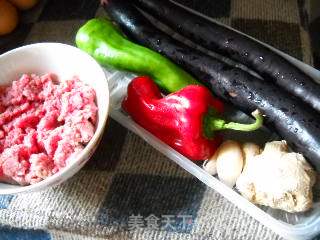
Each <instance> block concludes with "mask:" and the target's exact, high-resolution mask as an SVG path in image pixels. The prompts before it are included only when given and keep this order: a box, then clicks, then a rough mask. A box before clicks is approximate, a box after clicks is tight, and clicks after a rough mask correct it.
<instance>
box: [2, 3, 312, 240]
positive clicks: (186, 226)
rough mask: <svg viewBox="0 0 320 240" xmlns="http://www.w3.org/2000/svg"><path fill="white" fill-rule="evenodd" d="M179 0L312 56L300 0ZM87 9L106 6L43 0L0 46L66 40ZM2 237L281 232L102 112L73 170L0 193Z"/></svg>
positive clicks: (94, 11) (258, 235) (257, 235)
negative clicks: (82, 162) (82, 161)
mask: <svg viewBox="0 0 320 240" xmlns="http://www.w3.org/2000/svg"><path fill="white" fill-rule="evenodd" d="M179 2H180V3H183V4H186V5H187V6H189V7H191V8H194V9H196V10H198V11H200V12H202V13H204V14H207V15H209V16H211V17H213V18H215V19H217V20H219V21H221V22H223V23H226V24H229V25H231V26H232V27H234V28H237V29H239V30H241V31H243V32H245V33H247V34H249V35H252V36H253V37H256V38H258V39H260V40H262V41H264V42H266V43H269V44H271V45H273V46H275V47H276V48H279V49H281V50H283V51H284V52H287V53H289V54H290V55H292V56H294V57H296V58H298V59H301V60H303V61H304V62H306V63H309V64H312V59H311V54H310V43H309V37H308V34H307V31H306V25H307V21H308V10H307V9H308V7H307V5H308V4H307V2H305V1H304V0H263V1H256V0H198V1H193V0H179ZM94 16H104V12H103V10H102V8H100V7H99V2H98V1H97V0H79V1H76V0H68V1H63V0H51V1H50V0H48V1H41V2H40V4H39V5H38V6H37V7H36V8H34V9H33V10H31V11H29V12H26V13H24V14H23V15H22V16H21V18H22V22H23V23H22V24H21V25H20V26H19V28H18V29H17V30H16V31H15V33H13V34H11V35H10V36H7V37H2V38H0V51H1V52H4V51H6V50H9V49H11V48H14V47H16V46H20V45H23V44H29V43H35V42H46V41H51V42H62V43H68V44H72V45H73V44H74V36H75V33H76V31H77V29H78V28H79V27H80V26H81V25H82V24H83V23H84V22H85V21H86V20H87V19H90V18H92V17H94ZM26 61H27V60H26ZM66 67H67V66H66ZM0 68H1V66H0ZM0 239H121V240H122V239H183V240H187V239H199V240H200V239H203V240H204V239H280V237H279V236H278V235H276V234H275V233H273V232H271V231H270V230H269V229H267V228H266V227H264V226H262V225H261V224H259V223H258V222H257V221H256V220H254V219H253V218H251V217H250V216H249V215H247V214H246V213H245V212H243V211H241V210H239V209H238V208H237V207H235V206H233V205H232V204H231V203H229V202H228V201H227V200H226V199H224V198H223V197H222V196H220V195H219V194H218V193H216V192H215V191H213V190H211V189H209V188H207V187H206V186H205V185H204V184H202V183H200V182H199V181H198V180H197V179H195V178H194V177H192V176H191V175H190V174H188V173H187V172H185V171H184V170H182V169H180V168H179V167H178V166H177V165H175V164H174V163H173V162H172V161H170V160H169V159H167V158H166V157H164V156H163V155H162V154H160V153H158V152H157V151H155V150H154V149H152V147H150V146H149V145H148V144H146V143H145V142H144V141H143V140H141V139H140V138H139V137H137V136H135V135H134V134H133V133H131V132H128V131H127V130H126V129H124V128H123V127H121V126H120V125H119V124H117V123H116V122H115V121H113V120H112V119H110V120H109V123H108V127H107V130H106V132H105V134H104V137H103V140H102V142H101V144H100V146H99V147H98V149H97V151H96V153H95V155H94V156H93V157H92V159H91V160H90V162H89V163H88V164H87V165H86V166H85V167H84V169H83V170H81V171H80V172H79V173H78V174H77V175H76V176H74V177H73V178H72V179H70V180H68V181H67V182H65V183H63V184H62V185H59V186H56V187H54V188H50V189H48V190H45V191H42V192H37V193H31V194H21V195H10V196H0Z"/></svg>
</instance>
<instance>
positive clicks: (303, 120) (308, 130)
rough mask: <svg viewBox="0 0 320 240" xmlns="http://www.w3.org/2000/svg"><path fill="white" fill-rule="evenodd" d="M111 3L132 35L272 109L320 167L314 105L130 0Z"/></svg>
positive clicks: (229, 92)
mask: <svg viewBox="0 0 320 240" xmlns="http://www.w3.org/2000/svg"><path fill="white" fill-rule="evenodd" d="M105 9H106V11H107V13H108V14H109V16H110V17H111V19H112V20H113V21H115V22H116V23H117V24H118V25H119V27H120V28H121V29H122V31H123V32H124V33H125V34H126V35H127V36H128V37H129V38H131V39H133V40H134V41H136V42H138V43H140V44H142V45H144V46H146V47H149V48H151V49H154V50H156V51H158V52H159V53H162V54H164V55H165V56H167V57H168V58H170V59H172V60H173V61H174V62H176V63H177V64H180V65H181V66H183V67H184V68H185V70H187V71H189V72H191V73H192V74H193V75H194V76H196V77H197V78H198V80H199V81H202V82H203V83H204V84H205V85H207V86H208V87H210V89H211V90H212V92H213V93H214V94H215V95H217V96H219V97H220V98H222V99H225V100H227V101H229V102H231V103H232V104H233V105H234V106H235V107H236V108H238V109H241V110H243V111H244V112H247V113H250V112H252V111H253V110H255V109H259V110H260V111H261V112H262V113H263V114H265V115H266V120H267V124H268V125H269V126H272V128H274V129H275V130H276V131H277V133H278V134H279V135H280V136H281V137H282V138H284V139H286V140H287V142H288V143H289V144H290V146H291V147H293V148H294V149H295V150H296V151H298V152H301V153H303V154H304V155H305V156H306V157H307V158H308V159H309V160H310V162H311V163H312V164H313V165H314V166H315V167H316V169H317V170H318V171H320V126H319V124H318V119H319V116H318V113H317V112H315V111H314V110H313V109H312V108H311V107H309V106H308V105H307V106H305V104H304V103H302V102H300V101H298V100H297V99H296V98H295V97H293V96H291V95H290V94H289V93H287V92H286V91H284V90H282V89H279V87H277V86H276V85H274V84H273V83H270V82H266V81H263V80H261V79H258V78H256V77H254V76H252V75H251V74H249V73H247V72H246V71H243V70H241V69H239V68H235V67H232V66H230V65H228V64H226V63H224V62H222V61H220V60H218V59H215V58H212V57H210V56H207V55H204V54H203V53H202V52H200V51H198V50H196V49H193V48H190V47H189V46H186V45H184V44H183V43H181V42H177V41H176V40H174V39H172V38H171V37H170V36H168V35H166V34H165V33H163V32H162V31H160V30H159V29H157V28H156V27H155V26H153V25H152V24H151V23H150V22H149V21H148V19H146V18H145V17H144V16H143V15H142V14H141V13H140V12H139V11H138V10H137V9H136V8H135V7H134V6H133V5H131V4H130V3H128V1H126V0H109V1H108V4H107V5H105ZM159 71H161V69H159Z"/></svg>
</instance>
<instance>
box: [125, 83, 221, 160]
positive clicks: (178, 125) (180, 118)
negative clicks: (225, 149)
mask: <svg viewBox="0 0 320 240" xmlns="http://www.w3.org/2000/svg"><path fill="white" fill-rule="evenodd" d="M122 107H123V109H124V110H125V111H126V112H127V113H129V115H130V116H131V117H132V118H133V120H134V121H136V122H137V123H138V124H139V125H141V126H142V127H143V128H145V129H146V130H148V131H149V132H151V133H152V134H154V135H155V136H156V137H158V138H159V139H161V140H162V141H163V142H165V143H167V144H168V145H169V146H171V147H172V148H174V149H175V150H177V151H178V152H180V153H181V154H183V155H184V156H186V157H188V158H189V159H191V160H204V159H208V158H209V157H211V156H212V155H213V154H214V152H215V150H216V149H217V147H218V145H219V144H220V142H221V137H220V136H219V135H215V136H214V137H213V138H212V139H208V138H207V137H205V135H204V129H203V121H204V117H205V116H206V115H207V113H208V111H209V109H211V110H215V111H216V112H217V113H221V112H222V111H223V104H222V102H220V101H219V100H217V99H215V98H214V97H213V96H212V94H211V93H210V91H209V90H208V89H207V88H206V87H204V86H199V85H189V86H187V87H185V88H183V89H181V90H180V91H178V92H175V93H171V94H169V95H167V96H165V97H163V96H162V95H161V93H160V90H159V88H158V87H157V85H156V84H155V83H154V82H153V81H152V79H150V78H149V77H137V78H135V79H134V80H132V81H131V83H130V84H129V86H128V95H127V97H126V98H125V99H124V100H123V102H122Z"/></svg>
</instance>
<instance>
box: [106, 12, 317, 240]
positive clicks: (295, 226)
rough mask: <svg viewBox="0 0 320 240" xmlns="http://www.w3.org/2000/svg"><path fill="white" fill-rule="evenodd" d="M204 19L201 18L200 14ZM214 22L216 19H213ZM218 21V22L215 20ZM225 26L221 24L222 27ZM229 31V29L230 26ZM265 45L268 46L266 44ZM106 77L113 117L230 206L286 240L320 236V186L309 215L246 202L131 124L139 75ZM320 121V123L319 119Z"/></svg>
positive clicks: (264, 134) (268, 136)
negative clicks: (132, 85) (130, 95)
mask: <svg viewBox="0 0 320 240" xmlns="http://www.w3.org/2000/svg"><path fill="white" fill-rule="evenodd" d="M197 14H198V13H197ZM200 15H201V14H200ZM210 20H212V19H210ZM212 21H214V20H212ZM219 24H221V23H219ZM227 27H228V26H227ZM263 44H264V43H263ZM264 45H266V46H268V47H270V48H271V49H272V50H274V51H275V52H278V53H279V54H280V55H282V56H284V57H285V58H286V59H288V60H289V61H290V62H292V63H293V64H295V65H296V66H297V67H299V68H300V69H301V70H303V71H304V72H305V73H307V74H308V75H310V76H311V77H312V78H314V79H315V80H316V81H318V82H320V71H318V70H316V69H314V68H312V67H311V66H309V65H307V64H305V63H303V62H301V61H299V60H297V59H295V58H293V57H291V56H289V55H287V54H285V53H283V52H281V51H279V50H277V49H274V48H272V47H271V46H269V45H267V44H264ZM105 73H106V76H107V79H108V83H109V89H110V108H111V109H110V116H111V117H112V118H113V119H115V120H116V121H118V122H119V123H120V124H121V125H123V126H124V127H126V128H127V129H129V130H131V131H132V132H134V133H136V134H137V135H139V136H140V137H141V138H143V139H144V140H145V141H146V142H148V143H149V144H150V145H152V146H153V147H154V148H155V149H157V150H158V151H160V152H161V153H163V154H164V155H166V156H167V157H168V158H169V159H171V160H172V161H174V162H175V163H177V164H178V165H179V166H181V167H182V168H184V169H185V170H186V171H188V172H189V173H190V174H192V175H194V176H195V177H197V178H198V179H199V180H200V181H202V182H203V183H205V184H206V185H207V186H209V187H210V188H212V189H214V190H216V191H217V192H219V193H220V194H222V195H223V196H224V197H225V198H227V199H228V200H229V201H230V202H232V203H233V204H235V205H236V206H238V207H239V208H240V209H242V210H244V211H246V212H247V213H248V214H249V215H251V216H252V217H254V218H255V219H257V220H258V221H259V222H261V223H262V224H264V225H265V226H266V227H269V228H270V229H272V230H273V231H274V232H276V233H278V234H279V235H281V236H283V237H284V238H286V239H311V238H313V237H315V236H317V235H318V234H320V183H319V181H318V182H317V183H316V187H315V190H314V193H315V204H314V207H313V209H312V210H310V211H308V212H306V213H299V214H291V213H286V212H283V211H281V210H275V209H271V208H268V207H260V206H256V205H254V204H252V203H250V202H249V201H248V200H246V199H245V198H243V197H242V196H241V195H240V194H239V193H238V192H237V191H235V190H234V189H231V188H229V187H227V186H226V185H224V184H223V183H222V182H220V181H219V180H218V179H217V178H216V177H214V176H211V175H210V174H208V173H207V172H205V171H204V170H203V169H202V168H201V167H199V166H198V165H196V164H195V163H193V162H192V161H190V160H189V159H187V158H186V157H184V156H182V155H181V154H179V153H178V152H177V151H175V150H174V149H172V148H171V147H169V146H168V145H166V144H165V143H163V142H162V141H160V140H159V139H157V138H156V137H154V136H153V135H152V134H150V133H149V132H148V131H146V130H144V129H143V128H141V127H140V126H139V125H138V124H136V123H135V122H134V121H132V120H131V118H130V117H128V116H127V115H126V114H125V113H124V112H123V111H122V110H121V101H122V99H123V98H124V97H125V95H126V91H127V85H128V83H129V82H130V81H131V80H132V78H134V77H135V75H133V74H131V73H127V72H120V71H116V70H113V69H109V68H108V69H107V68H106V69H105ZM228 117H229V119H230V118H231V119H232V120H244V119H246V118H247V116H246V115H245V114H243V113H241V112H239V111H236V110H232V109H231V110H230V111H229V114H228ZM319 120H320V119H319ZM225 135H226V138H230V137H231V138H232V139H238V138H239V139H238V140H248V139H249V140H250V138H251V139H252V141H254V142H257V139H259V140H258V143H260V144H263V143H265V142H266V141H270V140H272V139H274V138H275V137H276V136H275V134H273V133H270V132H268V130H266V129H262V130H259V131H257V132H255V133H254V134H253V135H252V134H247V135H246V134H240V135H241V136H239V134H235V133H234V132H233V133H230V132H226V134H225Z"/></svg>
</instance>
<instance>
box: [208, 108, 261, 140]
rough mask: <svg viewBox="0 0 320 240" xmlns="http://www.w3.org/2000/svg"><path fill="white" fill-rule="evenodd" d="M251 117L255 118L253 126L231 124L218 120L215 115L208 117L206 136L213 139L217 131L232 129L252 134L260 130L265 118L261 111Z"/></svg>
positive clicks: (255, 112) (256, 111)
mask: <svg viewBox="0 0 320 240" xmlns="http://www.w3.org/2000/svg"><path fill="white" fill-rule="evenodd" d="M251 115H252V116H253V117H254V118H255V122H254V123H251V124H244V123H236V122H229V123H226V121H225V120H223V119H220V118H216V117H215V116H214V115H208V116H207V117H206V119H205V135H206V136H207V137H209V138H211V137H212V136H213V134H214V132H215V131H219V130H224V129H232V130H237V131H244V132H250V131H254V130H257V129H259V128H260V127H261V126H262V124H263V116H262V114H261V113H260V111H259V110H255V111H254V112H253V113H251Z"/></svg>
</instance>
